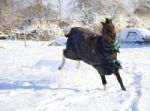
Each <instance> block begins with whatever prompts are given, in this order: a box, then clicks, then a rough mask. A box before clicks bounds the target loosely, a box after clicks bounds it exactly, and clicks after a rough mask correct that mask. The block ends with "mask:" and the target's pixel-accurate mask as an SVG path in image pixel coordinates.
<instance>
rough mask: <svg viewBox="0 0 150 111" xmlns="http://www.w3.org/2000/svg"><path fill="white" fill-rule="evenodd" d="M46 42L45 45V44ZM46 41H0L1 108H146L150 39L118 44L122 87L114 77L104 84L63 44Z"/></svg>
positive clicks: (132, 110) (102, 110) (0, 110)
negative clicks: (66, 53)
mask: <svg viewBox="0 0 150 111" xmlns="http://www.w3.org/2000/svg"><path fill="white" fill-rule="evenodd" d="M45 44H46V45H45ZM47 44H49V42H40V41H37V42H35V41H27V47H24V42H23V41H0V46H2V47H3V48H0V61H1V63H0V64H1V66H0V111H150V106H149V101H150V96H149V93H150V85H149V84H150V76H149V74H150V70H149V66H150V61H149V60H150V44H145V45H138V44H134V43H133V44H132V43H130V44H123V43H122V44H121V48H120V53H119V54H118V59H119V60H120V61H121V63H122V66H123V69H122V70H120V73H121V77H122V79H123V82H124V85H125V87H126V89H127V91H122V90H121V88H120V86H119V84H118V82H117V80H116V78H115V76H114V75H111V76H107V77H106V79H107V82H108V84H107V89H106V90H104V89H103V85H102V84H101V79H100V76H99V74H98V73H97V71H96V70H95V69H94V68H92V67H91V66H90V65H87V64H85V63H83V62H81V66H80V68H79V69H76V65H77V61H73V60H69V59H67V61H66V64H65V66H64V68H63V69H62V70H58V67H59V65H60V64H61V59H62V50H63V49H64V48H65V46H47Z"/></svg>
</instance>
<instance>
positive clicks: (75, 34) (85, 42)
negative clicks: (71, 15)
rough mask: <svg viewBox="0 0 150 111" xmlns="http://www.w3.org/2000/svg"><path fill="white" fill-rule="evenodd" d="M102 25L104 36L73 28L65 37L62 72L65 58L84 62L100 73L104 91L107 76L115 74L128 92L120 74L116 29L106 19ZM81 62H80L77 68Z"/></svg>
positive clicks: (110, 20) (123, 88)
mask: <svg viewBox="0 0 150 111" xmlns="http://www.w3.org/2000/svg"><path fill="white" fill-rule="evenodd" d="M101 24H102V26H103V27H102V34H101V35H99V34H97V33H95V32H92V31H90V30H88V29H84V28H81V27H73V28H72V29H71V30H70V32H69V33H68V34H67V35H65V36H66V37H67V38H68V39H67V43H66V48H65V49H64V50H63V58H62V63H61V65H60V66H59V70H61V69H62V68H63V66H64V64H65V58H68V59H72V60H77V61H84V62H85V63H87V64H89V65H91V66H93V67H94V68H95V69H96V70H97V71H98V73H99V75H100V77H101V80H102V84H103V86H104V89H106V84H107V81H106V77H105V76H106V75H111V74H114V75H115V76H116V78H117V80H118V82H119V84H120V86H121V89H122V90H124V91H125V90H126V89H125V87H124V84H123V81H122V78H121V76H120V73H119V69H121V68H122V67H121V65H120V63H119V62H118V60H117V52H119V50H118V47H117V48H116V44H115V43H116V40H115V38H116V29H115V26H114V24H113V22H112V19H108V18H106V20H105V22H101ZM79 64H80V62H78V65H77V68H78V67H79Z"/></svg>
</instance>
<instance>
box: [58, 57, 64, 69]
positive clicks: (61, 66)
mask: <svg viewBox="0 0 150 111" xmlns="http://www.w3.org/2000/svg"><path fill="white" fill-rule="evenodd" d="M64 65H65V56H64V55H63V57H62V63H61V65H60V66H59V68H58V69H59V70H61V69H62V68H63V66H64Z"/></svg>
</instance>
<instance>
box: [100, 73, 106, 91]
mask: <svg viewBox="0 0 150 111" xmlns="http://www.w3.org/2000/svg"><path fill="white" fill-rule="evenodd" d="M100 76H101V79H102V84H103V86H104V90H106V84H107V81H106V78H105V75H100Z"/></svg>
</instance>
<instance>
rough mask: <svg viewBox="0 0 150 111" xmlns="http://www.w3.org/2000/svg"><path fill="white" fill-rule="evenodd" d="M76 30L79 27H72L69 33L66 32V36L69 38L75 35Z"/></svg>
mask: <svg viewBox="0 0 150 111" xmlns="http://www.w3.org/2000/svg"><path fill="white" fill-rule="evenodd" d="M76 31H77V27H73V28H71V30H70V32H69V33H68V34H66V35H65V37H67V38H68V37H70V36H72V35H74V34H75V33H76Z"/></svg>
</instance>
